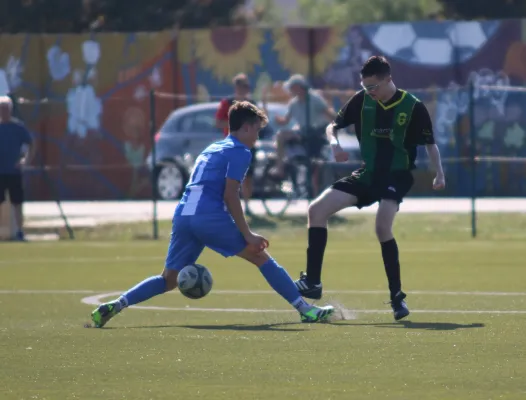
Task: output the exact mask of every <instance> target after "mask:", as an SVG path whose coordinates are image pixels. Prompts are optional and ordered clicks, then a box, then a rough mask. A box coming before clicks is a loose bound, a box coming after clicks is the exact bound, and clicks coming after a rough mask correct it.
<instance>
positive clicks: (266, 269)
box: [238, 249, 334, 323]
mask: <svg viewBox="0 0 526 400" xmlns="http://www.w3.org/2000/svg"><path fill="white" fill-rule="evenodd" d="M238 256H239V257H241V258H244V259H245V260H247V261H249V262H251V263H252V264H254V265H256V266H257V267H258V268H259V271H260V272H261V274H262V275H263V276H264V277H265V279H266V280H267V282H268V283H269V285H270V286H271V287H272V289H274V290H275V291H276V292H277V293H278V294H279V295H281V297H283V298H284V299H285V300H287V301H288V302H289V303H290V304H291V305H292V306H293V307H294V308H295V309H296V310H298V312H299V313H300V317H301V321H302V322H306V323H312V322H326V321H327V320H328V319H329V317H330V316H331V315H332V314H333V313H334V307H333V306H325V307H317V306H313V305H310V304H308V303H307V302H306V301H305V300H303V299H302V297H301V295H300V293H299V291H298V289H297V288H296V285H295V284H294V282H293V280H292V279H291V277H290V275H289V274H288V273H287V271H286V270H285V269H284V268H283V267H282V266H280V265H279V264H278V263H277V262H276V261H275V260H274V259H273V258H272V257H270V255H269V254H268V253H267V252H266V251H263V252H261V253H257V254H255V253H253V252H251V251H249V250H248V249H245V250H243V251H242V252H241V253H239V254H238Z"/></svg>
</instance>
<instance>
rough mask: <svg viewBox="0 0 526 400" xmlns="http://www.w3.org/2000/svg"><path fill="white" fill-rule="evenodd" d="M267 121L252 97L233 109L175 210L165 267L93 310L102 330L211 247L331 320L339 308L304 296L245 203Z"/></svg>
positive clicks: (313, 318)
mask: <svg viewBox="0 0 526 400" xmlns="http://www.w3.org/2000/svg"><path fill="white" fill-rule="evenodd" d="M267 122H268V119H267V117H266V115H265V114H264V112H263V111H262V110H260V109H259V108H257V107H256V106H254V105H253V104H251V103H250V102H248V101H242V102H236V103H234V104H233V105H232V106H231V107H230V110H229V112H228V123H229V129H230V135H229V136H227V137H226V138H225V139H224V140H222V141H219V142H216V143H214V144H212V145H210V146H208V147H207V148H206V149H205V150H204V151H203V152H202V153H201V154H200V155H199V157H198V158H197V160H196V162H195V166H194V171H193V173H192V176H191V177H190V180H189V182H188V184H187V185H186V189H185V192H184V195H183V197H182V199H181V201H180V202H179V204H178V206H177V208H176V209H175V214H174V218H173V228H172V238H171V240H170V245H169V248H168V255H167V257H166V263H165V267H164V271H163V272H162V274H161V275H157V276H152V277H150V278H148V279H146V280H144V281H142V282H141V283H139V284H138V285H136V286H135V287H133V288H131V289H130V290H128V291H127V292H125V293H123V294H122V295H121V296H120V297H119V298H117V299H115V300H113V301H110V302H109V303H104V304H101V305H100V306H99V307H98V308H97V309H96V310H94V311H93V312H92V313H91V318H92V321H93V324H94V326H95V327H96V328H102V327H103V326H104V325H105V324H106V323H107V322H108V321H109V320H110V319H111V318H112V317H114V316H115V315H117V314H118V313H119V312H121V311H122V310H123V309H125V308H126V307H129V306H132V305H134V304H138V303H141V302H143V301H146V300H148V299H150V298H152V297H154V296H157V295H159V294H162V293H165V292H168V291H170V290H173V289H175V288H176V287H177V274H178V273H179V271H180V270H181V269H183V268H184V267H185V266H186V265H189V264H193V263H195V262H196V261H197V258H198V257H199V255H200V254H201V252H202V251H203V249H204V248H205V247H208V248H210V249H212V250H214V251H216V252H217V253H219V254H221V255H223V256H224V257H232V256H238V257H241V258H243V259H245V260H247V261H249V262H250V263H252V264H254V265H255V266H257V267H258V268H259V271H260V272H261V274H262V275H263V276H264V277H265V279H266V280H267V282H268V283H269V285H270V286H271V287H272V288H273V289H274V290H275V291H276V292H277V293H278V294H279V295H281V296H282V297H283V298H284V299H285V300H286V301H288V302H289V303H290V304H291V305H292V306H293V307H294V308H295V309H296V310H298V312H299V314H300V317H301V321H302V322H307V323H311V322H325V321H327V319H328V318H329V317H330V316H331V314H332V313H333V312H334V308H333V307H332V306H325V307H317V306H313V305H310V304H308V303H307V302H306V301H305V300H304V299H303V298H302V297H301V295H300V293H299V291H298V289H297V287H296V285H295V284H294V282H293V280H292V279H291V278H290V276H289V274H288V273H287V271H285V269H283V268H282V267H281V266H280V265H279V264H278V263H277V262H276V261H275V260H274V259H273V258H272V257H271V256H270V255H269V253H268V252H267V251H266V248H267V247H268V245H269V243H268V241H267V239H265V238H264V237H263V236H260V235H258V234H256V233H254V232H252V231H251V230H250V228H249V226H248V224H247V221H246V220H245V216H244V213H243V208H242V207H241V201H240V197H239V188H240V184H241V182H242V181H243V179H244V177H245V174H246V172H247V169H248V167H249V165H250V160H251V157H252V155H251V153H250V149H251V148H252V147H253V146H254V145H255V144H256V141H257V139H258V133H259V130H260V129H261V128H262V127H264V126H265V125H266V124H267Z"/></svg>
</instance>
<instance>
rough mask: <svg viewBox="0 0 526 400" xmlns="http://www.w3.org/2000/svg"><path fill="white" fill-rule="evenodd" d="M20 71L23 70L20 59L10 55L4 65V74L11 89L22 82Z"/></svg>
mask: <svg viewBox="0 0 526 400" xmlns="http://www.w3.org/2000/svg"><path fill="white" fill-rule="evenodd" d="M22 72H24V68H23V67H22V63H21V62H20V59H18V58H16V57H13V56H10V57H9V59H8V60H7V65H6V67H5V74H6V76H7V81H8V83H9V88H10V89H11V91H13V90H15V89H16V88H18V87H19V86H20V85H21V84H22Z"/></svg>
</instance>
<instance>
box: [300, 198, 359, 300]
mask: <svg viewBox="0 0 526 400" xmlns="http://www.w3.org/2000/svg"><path fill="white" fill-rule="evenodd" d="M356 201H357V200H356V197H355V196H353V195H351V194H348V193H345V192H342V191H340V190H337V189H333V188H329V189H327V190H326V191H325V192H323V193H322V194H321V195H320V196H319V197H318V198H317V199H315V200H314V201H313V202H312V204H311V205H310V206H309V234H308V236H309V238H308V240H309V245H308V248H307V273H304V272H302V273H301V274H300V279H298V280H297V281H296V282H294V283H295V284H296V287H297V288H298V290H299V292H300V294H301V295H302V296H304V297H307V298H309V299H315V300H318V299H321V296H322V290H323V289H322V284H321V269H322V265H323V256H324V254H325V247H326V246H327V222H328V220H329V218H330V217H331V216H332V215H333V214H335V213H337V212H338V211H340V210H342V209H344V208H347V207H351V206H353V205H354V204H356Z"/></svg>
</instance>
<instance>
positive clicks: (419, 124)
mask: <svg viewBox="0 0 526 400" xmlns="http://www.w3.org/2000/svg"><path fill="white" fill-rule="evenodd" d="M412 122H414V127H412V129H408V130H409V133H410V134H411V133H412V134H413V136H414V138H413V142H414V143H415V144H417V145H421V146H425V147H426V152H427V155H428V157H429V163H430V164H431V168H432V169H433V171H435V173H436V177H435V179H434V181H433V189H436V190H441V189H444V187H445V185H446V183H445V177H444V169H443V168H442V160H441V158H440V150H439V149H438V146H437V145H436V143H435V137H434V135H433V123H432V122H431V116H430V115H429V111H428V110H427V108H426V106H425V105H424V103H421V102H418V103H416V104H415V108H414V110H413V116H412Z"/></svg>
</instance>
